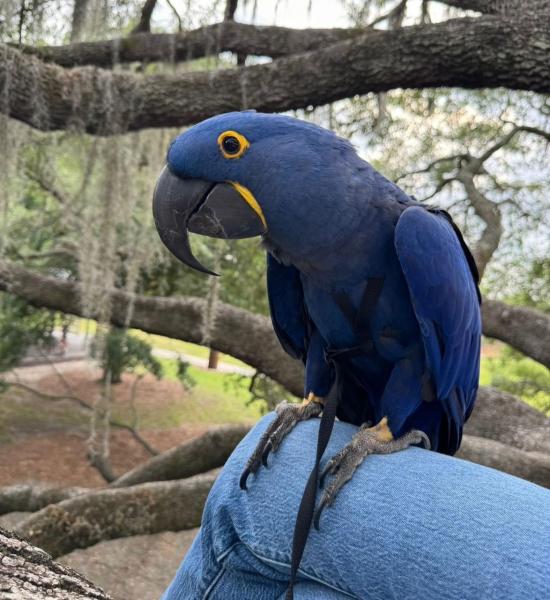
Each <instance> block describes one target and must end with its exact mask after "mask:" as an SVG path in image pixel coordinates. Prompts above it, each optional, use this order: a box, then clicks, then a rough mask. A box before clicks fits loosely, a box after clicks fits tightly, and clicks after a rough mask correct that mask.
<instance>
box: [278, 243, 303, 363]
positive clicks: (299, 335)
mask: <svg viewBox="0 0 550 600" xmlns="http://www.w3.org/2000/svg"><path fill="white" fill-rule="evenodd" d="M267 295H268V298H269V309H270V312H271V320H272V322H273V327H274V329H275V333H276V334H277V337H278V338H279V341H280V342H281V345H282V347H283V348H284V350H285V351H286V352H287V353H288V354H290V356H292V358H299V359H301V360H302V361H304V362H305V359H306V353H307V347H308V340H309V334H310V322H309V316H308V314H307V311H306V307H305V303H304V293H303V289H302V281H301V279H300V273H299V271H298V269H296V268H295V267H292V266H285V265H283V264H281V263H280V262H278V261H277V260H276V259H275V258H273V256H271V254H268V255H267Z"/></svg>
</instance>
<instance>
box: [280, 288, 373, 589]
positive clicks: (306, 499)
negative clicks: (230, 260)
mask: <svg viewBox="0 0 550 600" xmlns="http://www.w3.org/2000/svg"><path fill="white" fill-rule="evenodd" d="M383 283H384V279H383V278H379V277H372V278H370V279H368V280H367V285H366V288H365V291H364V293H363V297H362V298H361V303H360V305H359V310H358V311H357V313H356V314H355V311H354V310H353V306H352V304H351V302H350V300H349V297H348V296H346V295H344V294H339V295H337V296H336V302H337V304H338V306H339V307H340V308H341V310H342V312H343V313H344V315H345V316H346V318H347V319H348V321H349V322H350V324H351V325H352V327H353V329H354V330H356V331H357V330H358V331H360V332H361V337H362V340H361V344H360V345H359V346H354V347H353V348H341V349H335V350H327V351H326V353H325V356H326V360H327V362H328V363H329V364H332V365H333V366H334V369H335V380H334V385H333V386H332V389H331V391H330V394H329V395H328V397H327V400H326V402H325V406H324V408H323V415H322V417H321V423H320V424H319V434H318V436H317V453H316V455H315V464H314V466H313V469H312V470H311V473H310V475H309V478H308V480H307V483H306V487H305V488H304V493H303V495H302V500H301V502H300V507H299V508H298V514H297V515H296V525H295V526H294V537H293V539H292V558H291V561H290V580H289V583H288V588H287V591H286V596H285V600H293V598H294V584H295V582H296V575H297V574H298V567H299V566H300V562H301V561H302V556H303V554H304V549H305V547H306V542H307V538H308V535H309V530H310V529H311V522H312V520H313V512H314V510H315V499H316V497H317V487H318V481H319V464H320V462H321V458H322V457H323V454H324V452H325V450H326V447H327V445H328V442H329V440H330V436H331V434H332V430H333V428H334V421H335V420H336V411H337V409H338V404H339V402H340V399H341V398H340V396H341V390H342V363H341V360H342V359H343V358H344V357H345V356H348V357H349V356H350V355H353V354H357V353H358V352H361V351H362V352H365V351H366V352H372V350H373V349H374V345H373V342H372V340H371V339H370V337H369V330H368V324H369V319H370V315H371V314H372V310H373V309H374V306H375V305H376V302H377V301H378V298H379V296H380V292H381V291H382V285H383Z"/></svg>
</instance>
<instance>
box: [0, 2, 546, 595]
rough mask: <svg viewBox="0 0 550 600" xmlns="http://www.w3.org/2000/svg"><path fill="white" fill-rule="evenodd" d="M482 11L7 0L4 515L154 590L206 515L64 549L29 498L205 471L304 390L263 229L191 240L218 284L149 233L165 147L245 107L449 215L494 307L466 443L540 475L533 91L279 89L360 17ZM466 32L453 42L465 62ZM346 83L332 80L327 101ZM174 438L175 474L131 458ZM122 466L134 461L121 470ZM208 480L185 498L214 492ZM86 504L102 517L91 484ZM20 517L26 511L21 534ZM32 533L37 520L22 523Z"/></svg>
mask: <svg viewBox="0 0 550 600" xmlns="http://www.w3.org/2000/svg"><path fill="white" fill-rule="evenodd" d="M473 5H475V2H473V3H472V2H463V3H461V2H459V1H454V2H451V1H449V2H444V1H441V2H436V1H432V2H428V1H420V0H403V1H397V2H396V1H395V0H392V1H390V0H342V1H335V2H320V1H317V0H303V1H301V0H296V1H293V2H290V1H284V0H256V1H252V0H248V1H246V0H240V1H237V0H235V1H228V2H222V1H221V0H218V1H207V0H204V1H202V0H201V1H198V0H158V1H156V0H113V1H108V0H4V1H3V2H2V3H1V6H0V36H1V42H2V44H1V45H0V50H1V52H2V55H1V56H0V112H1V113H2V114H1V115H0V458H1V460H0V514H1V513H4V516H0V525H3V526H4V527H6V528H8V529H12V528H19V530H20V531H21V532H23V533H26V534H27V537H30V539H31V540H32V541H33V542H34V543H35V544H37V545H39V546H42V547H44V548H46V549H47V550H48V551H50V552H51V553H52V554H53V555H54V556H63V558H62V559H61V560H62V561H65V562H66V564H69V565H72V566H74V567H75V568H77V569H78V570H80V571H82V572H83V573H85V574H86V575H88V576H89V578H90V579H92V580H93V581H95V582H96V583H98V584H99V585H101V586H102V587H104V588H105V589H106V590H107V591H109V592H110V593H112V595H113V596H114V597H116V598H125V597H126V598H128V597H139V598H144V599H146V598H155V597H157V596H158V594H159V593H160V591H161V590H162V589H163V588H164V587H165V586H166V585H167V583H168V582H169V580H170V579H171V576H172V575H173V573H174V572H175V569H176V567H177V565H178V563H179V561H180V560H181V557H182V556H183V553H184V551H185V549H186V548H187V546H188V544H189V542H190V540H191V539H192V538H193V535H194V529H193V527H196V526H197V525H198V520H197V519H199V520H200V513H199V516H198V517H197V515H193V516H191V517H189V519H188V521H186V522H185V524H182V522H180V521H177V519H176V520H175V521H174V522H171V523H169V524H163V525H162V526H161V525H155V526H150V529H149V530H148V529H147V526H146V525H139V526H138V525H136V526H135V527H133V528H130V529H125V530H124V531H122V533H121V532H120V531H119V532H118V533H113V529H112V528H111V529H109V527H110V526H107V525H106V524H105V523H103V525H101V527H99V528H98V530H100V529H101V528H102V527H103V529H101V531H102V533H100V534H97V535H96V537H94V536H93V535H88V534H83V533H82V531H80V533H78V534H77V533H75V532H74V531H73V532H72V533H71V536H69V538H70V539H68V541H67V539H65V538H63V539H64V541H63V542H60V541H59V540H60V539H61V538H60V535H61V534H59V532H57V530H56V529H55V527H54V529H53V530H50V533H49V534H46V533H44V531H45V530H46V529H47V527H46V525H45V523H46V521H44V519H46V520H47V517H43V516H39V515H42V514H43V512H44V511H43V510H42V511H40V513H38V512H35V513H34V515H33V511H38V510H39V509H43V508H44V507H46V506H48V505H49V504H51V503H52V502H58V501H60V500H63V499H69V500H70V499H71V498H74V497H76V496H77V495H80V496H82V494H86V493H88V494H89V489H88V488H97V489H98V490H101V489H103V488H106V487H108V486H110V487H111V488H115V489H116V488H117V487H121V486H125V485H133V484H139V483H142V482H145V481H158V480H170V481H176V482H177V481H181V480H182V478H188V477H192V476H194V475H196V474H197V473H202V472H205V471H209V470H210V469H214V468H216V467H219V466H221V465H222V464H223V461H224V460H225V458H226V457H227V455H228V454H229V453H230V452H231V450H232V448H233V447H234V445H235V444H236V443H237V442H238V440H239V439H240V437H242V435H244V432H246V430H247V428H248V427H249V426H250V425H252V424H253V423H254V422H255V421H256V420H257V419H258V418H259V417H260V416H261V415H262V414H264V413H266V412H268V411H269V410H271V409H272V408H273V407H274V406H275V405H276V404H277V403H278V402H280V401H281V400H283V399H289V400H290V399H295V398H296V394H299V393H300V378H301V374H300V369H299V367H298V366H297V365H295V364H294V363H293V362H292V361H290V359H288V358H286V357H285V356H284V355H283V354H282V351H280V350H279V348H278V346H277V344H276V341H275V340H274V337H273V334H272V333H271V329H270V326H269V321H268V320H267V315H268V307H267V299H266V291H265V281H264V270H265V256H264V252H263V251H262V249H261V247H260V245H259V242H258V241H257V240H246V241H240V242H237V243H230V242H225V241H217V240H208V239H206V238H199V237H197V238H194V239H193V248H194V251H195V254H196V256H197V257H198V258H199V259H200V260H201V262H203V264H206V265H208V266H209V267H210V268H213V269H214V270H216V271H217V272H219V273H221V275H222V276H221V277H220V278H212V277H207V276H204V275H202V274H197V273H195V272H193V271H191V270H190V269H188V268H186V267H184V266H182V265H181V264H180V263H178V262H177V261H176V259H174V258H173V257H172V256H171V255H170V254H169V253H168V252H167V251H166V250H165V249H164V247H163V246H162V245H161V243H160V240H159V238H158V235H157V233H156V230H155V228H154V224H153V221H152V215H151V197H152V191H153V186H154V183H155V181H156V178H157V176H158V174H159V172H160V170H161V168H162V166H163V164H164V157H165V152H166V149H167V147H168V144H169V142H170V140H171V139H172V138H173V137H175V135H177V133H178V132H180V131H181V130H182V129H184V127H185V126H188V125H191V124H192V123H193V122H196V121H198V120H201V119H202V118H204V117H207V116H209V115H210V114H215V113H217V112H224V110H232V109H241V108H242V109H246V108H257V109H259V110H271V111H280V112H284V111H289V109H290V111H289V114H292V115H293V116H296V117H298V118H301V119H306V120H310V121H313V122H315V123H317V124H319V125H322V126H324V127H327V128H330V129H333V130H335V131H337V132H338V133H339V134H340V135H341V136H343V137H345V138H348V139H350V140H351V141H352V143H353V144H354V145H355V147H356V148H357V151H358V152H359V154H360V155H361V156H362V157H364V158H365V159H366V160H367V161H369V162H370V163H371V164H373V165H374V167H375V168H376V169H378V170H379V171H381V172H382V173H383V174H384V175H385V176H386V177H388V178H390V179H392V180H394V181H397V182H398V184H399V185H400V186H401V187H403V189H405V190H406V191H407V192H408V193H410V194H411V195H414V196H415V197H416V198H417V199H419V200H422V201H426V202H429V203H430V204H434V205H438V206H440V207H442V208H445V209H447V210H448V211H449V212H450V213H451V214H452V215H453V218H454V219H455V220H456V222H457V223H458V224H459V225H460V227H461V229H462V231H463V232H464V235H465V237H466V238H467V240H468V242H469V244H470V246H471V247H472V248H473V249H474V254H475V257H476V260H477V262H478V266H479V268H480V271H481V272H482V273H483V279H482V292H483V294H484V297H485V298H486V301H485V303H484V315H483V316H484V323H485V329H484V332H485V333H486V335H487V337H486V338H484V341H483V348H482V369H481V382H480V383H481V385H482V386H484V387H483V388H482V392H481V393H480V409H479V416H476V415H477V410H476V413H474V417H473V419H472V420H473V421H474V424H473V425H472V426H471V429H470V430H467V433H468V434H469V435H468V436H467V440H466V442H465V447H464V457H465V458H469V459H471V460H475V461H476V462H481V463H483V464H490V465H492V466H496V467H497V468H503V469H505V470H509V471H511V472H513V473H515V474H517V475H520V476H524V477H527V478H530V479H533V480H534V481H537V482H539V483H542V484H544V485H550V467H549V464H550V463H549V462H548V461H549V458H548V453H549V452H550V448H549V446H550V438H549V437H548V432H549V431H550V428H549V426H548V423H549V422H548V420H547V419H546V418H545V417H548V416H550V374H549V371H548V361H549V355H550V341H549V339H548V332H549V331H550V325H549V323H550V320H549V319H550V317H549V316H548V310H549V308H550V304H549V298H550V295H549V291H550V259H549V254H548V251H549V246H550V241H549V240H550V237H549V225H550V223H549V211H548V208H549V200H548V198H549V197H550V183H549V181H550V160H549V152H548V143H549V141H550V101H549V99H548V96H546V95H545V94H543V93H539V92H538V91H537V89H536V86H533V88H532V89H534V90H535V91H530V90H529V89H524V90H521V91H518V90H512V89H505V88H496V89H490V87H492V86H489V87H484V86H483V84H480V85H479V86H476V85H472V82H470V83H468V84H467V87H478V88H480V89H462V88H459V87H449V88H446V87H436V86H424V84H423V83H422V81H424V79H425V78H424V79H422V76H421V73H420V71H421V66H419V67H418V69H419V78H420V80H421V82H420V83H419V84H418V85H414V77H413V79H411V77H410V76H408V78H405V80H406V81H407V82H408V84H407V85H405V84H403V86H404V87H407V86H408V87H411V88H415V89H401V87H400V86H399V85H394V84H392V83H391V82H390V83H388V84H387V85H386V86H385V88H384V85H382V84H380V85H378V84H377V85H378V87H377V85H373V90H374V91H370V90H369V84H368V81H366V80H365V81H363V80H361V78H363V77H365V75H364V73H363V72H362V71H361V69H360V68H359V67H360V65H359V66H358V70H357V71H354V69H353V68H350V65H349V64H348V63H347V62H346V60H348V59H349V57H348V58H346V59H345V60H344V59H342V66H341V69H342V71H345V72H346V73H347V74H345V73H344V75H342V73H336V74H334V77H335V81H334V84H333V83H332V82H331V77H332V76H333V74H329V75H328V76H327V78H326V79H327V81H326V86H327V89H328V91H326V90H325V91H323V90H321V89H319V90H317V91H316V90H312V91H311V92H310V93H309V95H308V94H307V93H305V94H304V93H302V92H300V93H301V95H300V96H299V97H298V94H296V97H294V96H293V93H294V92H293V90H294V88H293V81H294V80H293V79H292V77H290V76H289V77H288V78H286V79H285V77H286V75H285V73H290V74H292V72H300V71H303V70H306V71H307V70H311V71H312V72H313V73H315V70H316V69H322V68H323V63H322V60H321V62H320V63H318V62H317V60H316V55H315V52H316V51H317V50H319V48H328V46H330V44H335V46H334V48H340V47H341V48H344V46H338V43H340V44H345V43H349V40H350V39H352V40H353V36H359V34H362V33H364V32H369V31H370V32H371V33H372V35H378V34H377V33H376V32H375V31H374V29H378V30H380V31H382V32H384V33H383V34H384V35H385V34H387V33H394V34H396V37H395V40H399V39H400V38H398V37H397V35H399V34H400V32H401V31H402V30H410V28H411V27H413V28H414V27H418V28H420V29H418V33H417V34H416V35H418V36H422V35H424V34H423V31H424V30H423V29H422V28H427V29H426V30H427V31H430V32H431V31H437V29H436V28H437V27H439V26H440V25H441V24H445V23H446V22H447V21H448V20H449V19H460V20H462V19H464V18H476V17H479V13H475V12H471V11H467V10H464V8H471V7H472V6H473ZM461 7H462V8H461ZM480 18H482V19H483V18H487V17H483V16H481V17H480ZM252 26H254V27H252ZM286 28H291V29H290V31H289V30H288V29H286ZM335 28H337V29H335ZM295 29H304V30H305V32H304V33H301V32H294V30H295ZM412 31H416V30H414V29H413V30H412ZM295 34H296V35H295ZM362 39H363V38H359V37H357V40H359V41H358V42H357V44H358V46H359V45H360V43H362V42H361V41H360V40H362ZM379 39H380V40H381V44H383V43H385V42H384V40H385V39H386V38H379ZM392 39H393V38H392ZM468 43H470V42H468V40H467V39H466V37H465V38H464V44H465V49H464V52H465V53H468V52H473V51H474V50H469V49H468V48H467V44H468ZM413 46H414V44H413ZM306 51H312V54H301V53H302V52H306ZM325 51H326V50H325ZM393 51H394V50H392V48H391V47H390V48H389V49H387V50H385V49H384V46H383V45H381V50H380V52H381V54H382V55H383V54H384V53H386V52H388V53H389V55H388V56H389V60H390V61H391V60H395V61H404V60H405V59H404V58H403V56H402V55H401V54H396V55H395V59H392V54H391V52H393ZM337 52H342V50H335V56H338V54H337ZM411 52H412V54H411V61H412V62H411V64H413V63H414V61H415V60H417V59H416V58H415V55H414V52H415V50H414V48H413V49H412V50H411ZM288 55H289V56H290V58H285V57H287V56H288ZM346 56H347V55H346ZM352 60H357V61H358V62H360V61H361V60H363V59H362V58H361V56H359V55H358V56H357V58H356V59H352ZM434 60H435V58H434ZM478 60H480V61H483V60H484V55H483V54H482V50H481V49H480V51H479V56H478ZM272 61H275V62H276V63H277V69H278V71H273V72H272V73H271V74H270V75H269V76H270V77H272V78H275V79H273V80H275V81H276V82H278V79H277V77H278V76H279V75H277V73H280V74H281V75H280V77H281V83H280V85H279V87H278V88H277V90H276V93H277V94H278V96H277V97H275V98H274V99H273V98H270V88H269V86H268V87H267V89H265V87H264V88H262V85H264V86H265V85H267V84H264V82H263V80H262V77H263V76H264V75H266V74H267V71H263V70H261V69H262V65H266V64H267V63H270V62H272ZM285 61H286V62H285ZM293 61H294V62H293ZM405 62H406V61H405ZM352 66H353V63H352ZM417 66H418V65H417ZM336 71H338V68H336ZM228 73H229V74H230V75H231V73H235V74H236V75H235V77H234V79H233V80H232V79H231V78H230V77H228V76H227V74H228ZM342 77H344V79H345V81H346V83H345V85H344V87H343V88H342V89H344V92H338V91H336V92H334V93H333V92H331V91H330V90H331V89H332V88H334V89H337V88H338V85H339V83H338V85H337V82H340V81H341V79H342ZM375 77H376V76H375ZM270 81H272V80H270ZM411 81H413V84H412V85H411ZM285 82H287V83H285ZM474 83H475V82H474ZM285 85H288V89H287V88H285ZM331 86H332V87H331ZM509 87H514V86H513V85H509ZM517 87H527V88H528V87H529V85H522V86H519V85H518V86H517ZM392 88H395V89H392ZM380 89H387V90H388V91H379V90H380ZM156 90H160V91H158V93H157V95H158V96H159V97H160V96H162V95H163V94H164V97H163V99H162V100H160V101H159V100H158V99H157V98H156V97H155V93H156ZM171 94H173V96H172V97H170V95H171ZM262 94H263V95H262ZM329 100H330V102H329ZM258 315H259V316H258ZM486 386H490V387H486ZM512 395H513V396H512ZM476 419H477V420H476ZM516 425H517V427H516ZM220 426H223V427H224V428H223V429H221V430H220V429H219V427H220ZM220 431H221V432H222V434H223V435H220V433H219V432H220ZM216 432H217V433H216ZM530 432H532V435H530ZM209 436H210V437H209ZM216 436H217V437H216ZM220 439H221V441H220ZM193 443H194V444H195V445H193ZM201 444H202V445H201ZM495 444H496V445H495ZM509 445H512V446H514V452H516V454H514V453H512V454H509V453H508V450H507V446H509ZM171 448H172V449H173V448H176V449H178V448H179V449H180V450H181V448H183V449H184V452H183V453H182V454H181V455H178V456H179V458H178V460H179V461H180V462H179V463H178V464H179V466H178V467H177V468H176V469H175V470H172V471H170V470H169V469H168V471H166V470H165V471H163V470H162V468H160V467H159V470H158V471H155V470H154V469H153V470H152V471H151V470H149V471H147V469H150V465H151V463H150V462H149V461H150V460H151V459H152V457H163V456H165V454H163V453H166V452H167V451H169V450H170V449H171ZM212 448H214V450H212ZM185 452H187V454H185ZM216 452H217V454H216ZM517 453H519V454H517ZM205 454H206V455H208V457H207V458H206V459H205V464H202V463H201V464H200V465H198V464H195V463H198V462H200V460H202V458H201V457H204V455H205ZM159 464H160V463H159ZM132 469H134V471H132ZM136 469H137V471H136ZM140 469H141V471H140ZM178 469H179V470H178ZM130 471H131V472H132V473H134V474H135V473H137V475H135V476H132V477H133V478H132V477H131V478H130V479H129V480H128V481H127V482H126V483H124V481H125V480H121V477H122V476H123V475H125V474H127V473H128V472H130ZM151 473H153V474H151ZM121 481H123V483H121ZM201 482H202V480H201ZM201 482H199V484H197V486H198V487H197V490H198V491H196V490H195V488H193V490H195V491H196V493H197V494H199V496H200V494H203V495H204V494H205V493H207V491H208V488H209V485H211V481H210V480H208V481H207V483H206V484H205V483H204V482H202V483H201ZM192 485H195V484H192ZM201 486H202V487H201ZM81 488H86V490H82V489H81ZM174 493H179V492H177V490H175V491H174ZM182 493H183V492H182ZM185 493H188V492H185ZM193 493H195V492H193ZM90 497H91V498H92V499H91V502H92V504H93V503H94V502H96V505H97V506H101V502H102V501H103V500H102V498H103V497H102V496H101V497H100V496H94V495H93V494H91V496H90ZM44 510H45V509H44ZM67 510H69V509H67ZM70 510H73V509H70ZM74 510H77V509H74ZM71 514H72V513H71ZM30 517H33V518H35V519H42V521H35V522H34V526H33V527H31V525H29V523H28V522H27V521H26V519H29V518H30ZM48 518H49V517H48ZM193 519H194V520H193ZM38 522H40V523H41V526H42V529H43V531H42V533H41V534H36V533H33V535H31V536H29V532H31V531H34V532H36V531H37V530H38V529H37V527H36V523H38ZM25 523H26V524H25ZM47 523H48V526H49V521H48V522H47ZM184 525H185V526H184ZM52 527H53V526H52ZM165 530H168V531H165ZM182 530H183V531H182ZM52 531H54V533H52ZM174 531H178V532H179V533H174ZM55 532H57V533H55ZM106 532H107V533H106ZM137 534H139V535H137ZM33 536H34V537H33ZM41 536H42V537H41ZM48 536H49V537H48ZM111 538H121V539H116V540H111V541H108V540H110V539H111ZM52 540H53V541H52ZM79 548H80V549H79ZM82 548H85V549H82ZM121 557H123V558H121ZM114 563H116V565H117V566H116V568H115V567H113V564H114ZM130 573H132V577H131V580H132V581H126V580H125V575H128V574H130Z"/></svg>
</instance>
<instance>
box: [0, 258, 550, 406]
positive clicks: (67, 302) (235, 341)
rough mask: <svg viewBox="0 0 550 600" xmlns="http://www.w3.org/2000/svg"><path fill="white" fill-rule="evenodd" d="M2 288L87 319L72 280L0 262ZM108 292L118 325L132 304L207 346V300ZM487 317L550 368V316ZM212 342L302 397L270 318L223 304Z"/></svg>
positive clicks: (511, 310) (135, 323)
mask: <svg viewBox="0 0 550 600" xmlns="http://www.w3.org/2000/svg"><path fill="white" fill-rule="evenodd" d="M0 290H4V291H7V292H10V293H12V294H15V295H16V296H20V297H21V298H24V299H25V300H27V301H28V302H30V303H31V304H33V305H35V306H39V307H44V308H51V309H53V310H59V311H61V312H65V313H69V314H73V315H79V316H85V315H84V314H83V309H82V306H81V303H80V294H81V287H80V285H79V284H78V283H75V282H72V281H66V280H61V279H57V278H54V277H47V276H44V275H41V274H39V273H36V272H34V271H29V270H27V269H25V268H23V267H20V266H18V265H15V264H10V263H6V262H2V261H0ZM105 293H111V298H112V305H113V311H112V315H111V321H112V323H113V324H114V325H118V326H124V324H125V323H126V318H127V313H128V306H129V304H130V302H132V303H133V309H132V313H131V320H130V323H129V325H130V326H131V327H135V328H136V329H141V330H142V331H147V332H148V333H156V334H158V335H164V336H167V337H171V338H175V339H181V340H185V341H188V342H193V343H196V344H200V343H202V339H203V327H202V320H203V315H204V313H205V301H204V300H201V299H199V298H189V297H179V298H161V297H153V296H132V295H131V294H128V293H125V292H122V291H120V290H111V291H109V290H106V291H105ZM89 316H92V317H93V315H89ZM516 317H517V322H516ZM483 319H484V333H485V335H487V336H488V337H493V338H496V339H499V340H502V341H504V342H506V343H508V344H510V345H511V346H513V347H515V348H517V349H518V350H520V351H521V352H523V353H524V354H527V355H528V356H531V357H532V358H534V359H535V360H538V361H539V362H541V363H542V364H544V365H546V366H550V348H549V345H548V343H547V341H546V340H548V336H549V334H550V317H548V316H547V315H545V314H544V313H542V312H540V311H537V310H535V309H531V308H525V307H517V306H510V305H507V304H504V303H503V302H498V301H496V300H485V301H484V303H483ZM211 344H212V347H213V348H216V349H217V350H220V351H221V352H224V353H227V354H231V355H232V356H235V357H237V358H239V359H241V360H243V361H244V362H246V363H248V364H249V365H252V366H253V367H255V368H256V369H258V370H259V371H261V372H262V373H265V374H266V375H268V376H269V377H271V378H272V379H275V381H278V382H280V383H281V384H282V385H284V386H285V387H286V388H287V389H288V390H290V391H291V392H292V393H294V394H296V395H300V394H301V393H302V377H303V375H302V366H301V363H299V362H298V361H295V360H292V359H291V358H289V357H288V355H286V354H285V353H284V352H283V350H282V349H281V347H280V344H279V343H278V341H277V338H276V336H275V333H274V332H273V327H272V325H271V322H270V320H269V318H267V317H264V316H262V315H257V314H254V313H251V312H249V311H247V310H243V309H240V308H236V307H234V306H231V305H229V304H224V303H222V302H220V303H219V306H218V312H217V316H216V321H215V324H214V327H213V329H212V332H211Z"/></svg>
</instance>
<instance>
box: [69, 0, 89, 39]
mask: <svg viewBox="0 0 550 600" xmlns="http://www.w3.org/2000/svg"><path fill="white" fill-rule="evenodd" d="M88 4H89V0H74V4H73V16H72V19H71V42H79V41H80V40H81V39H82V35H83V33H84V29H85V27H86V13H87V12H88Z"/></svg>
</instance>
